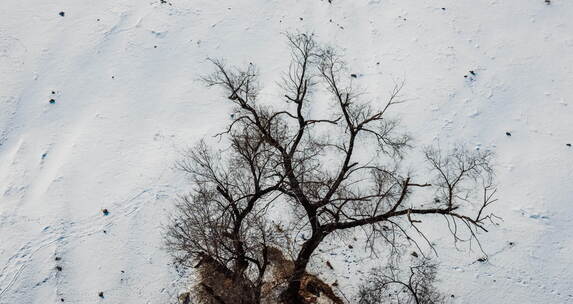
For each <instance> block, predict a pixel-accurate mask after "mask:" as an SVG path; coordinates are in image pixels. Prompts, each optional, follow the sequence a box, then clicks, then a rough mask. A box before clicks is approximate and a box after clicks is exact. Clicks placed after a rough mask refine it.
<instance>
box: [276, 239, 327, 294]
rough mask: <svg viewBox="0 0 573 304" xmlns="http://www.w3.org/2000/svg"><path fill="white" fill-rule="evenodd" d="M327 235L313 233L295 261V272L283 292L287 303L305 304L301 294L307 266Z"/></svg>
mask: <svg viewBox="0 0 573 304" xmlns="http://www.w3.org/2000/svg"><path fill="white" fill-rule="evenodd" d="M324 237H325V235H324V234H323V233H322V232H315V233H313V235H312V237H311V238H310V239H308V240H307V241H306V242H305V243H304V244H303V245H302V249H301V251H300V252H299V254H298V256H297V258H296V260H295V261H294V268H293V272H292V274H291V276H290V278H289V281H288V286H287V289H286V290H285V292H284V294H283V299H284V301H285V303H289V304H291V303H292V304H303V303H305V302H304V300H303V298H302V297H301V296H300V290H301V287H302V286H301V282H302V279H303V277H304V274H305V273H306V266H307V265H308V262H309V261H310V257H311V256H312V253H313V252H314V250H316V248H318V245H320V243H321V242H322V240H323V239H324Z"/></svg>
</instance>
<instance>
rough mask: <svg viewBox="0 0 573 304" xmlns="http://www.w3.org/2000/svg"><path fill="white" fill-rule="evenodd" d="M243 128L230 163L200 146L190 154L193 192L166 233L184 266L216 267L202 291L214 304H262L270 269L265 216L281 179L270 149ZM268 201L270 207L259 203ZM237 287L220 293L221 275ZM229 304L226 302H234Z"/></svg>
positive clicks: (186, 167) (183, 165)
mask: <svg viewBox="0 0 573 304" xmlns="http://www.w3.org/2000/svg"><path fill="white" fill-rule="evenodd" d="M243 131H244V130H242V129H238V130H237V131H233V132H231V133H230V134H229V135H230V146H231V149H230V151H231V152H230V153H227V154H228V157H227V158H225V157H223V155H221V154H220V153H215V152H213V151H211V150H210V149H209V147H208V146H207V145H206V144H205V142H203V141H202V142H200V143H199V144H198V145H197V146H196V147H195V148H193V149H191V150H189V151H188V153H187V155H186V156H185V157H184V158H183V160H182V161H181V162H179V163H178V166H179V168H180V169H182V170H183V171H185V172H187V173H189V174H190V175H191V176H192V179H193V184H194V185H195V187H194V189H193V191H192V193H191V194H189V195H185V196H182V197H181V198H180V200H179V203H178V205H177V208H176V210H177V212H176V213H175V215H174V216H173V219H172V223H171V225H170V226H169V227H168V229H167V233H166V239H167V247H168V248H169V249H170V250H171V252H173V254H174V256H175V258H176V261H177V262H179V263H181V264H182V265H184V266H192V265H190V264H189V263H190V262H191V261H194V260H196V259H197V258H199V259H200V260H201V262H200V263H209V264H210V265H209V266H210V269H211V268H213V267H214V266H216V267H215V268H216V270H217V271H215V272H216V273H215V272H212V273H209V272H208V271H207V272H206V273H205V274H206V275H207V276H209V275H212V276H213V277H212V278H211V279H208V278H205V277H204V278H203V281H202V287H203V288H204V292H206V293H207V294H209V296H210V298H216V299H218V301H216V302H214V303H221V302H223V303H259V301H260V298H261V288H262V285H263V278H264V276H265V273H266V268H267V266H268V254H267V251H268V248H269V246H271V245H272V244H273V243H274V233H273V230H272V229H270V228H269V225H268V224H267V221H266V219H265V217H264V214H265V209H266V208H267V206H268V203H270V202H272V200H273V198H272V197H271V196H272V195H274V196H275V198H276V196H277V194H276V193H273V191H275V190H277V189H278V187H279V185H280V183H281V179H280V178H277V177H274V176H272V171H270V166H272V158H269V156H271V155H269V151H268V145H267V144H266V143H265V142H264V141H262V140H261V139H260V138H257V137H254V136H251V135H250V134H247V133H245V132H243ZM262 201H266V204H256V203H259V202H262ZM222 274H224V276H226V279H228V280H230V282H232V284H231V285H233V288H236V290H235V291H236V292H235V294H233V292H231V288H227V289H225V290H218V289H217V286H215V285H217V284H219V285H218V286H219V287H221V286H223V284H221V282H217V280H219V281H220V276H221V275H222ZM230 297H232V298H231V299H230V300H228V301H225V300H224V299H227V298H230Z"/></svg>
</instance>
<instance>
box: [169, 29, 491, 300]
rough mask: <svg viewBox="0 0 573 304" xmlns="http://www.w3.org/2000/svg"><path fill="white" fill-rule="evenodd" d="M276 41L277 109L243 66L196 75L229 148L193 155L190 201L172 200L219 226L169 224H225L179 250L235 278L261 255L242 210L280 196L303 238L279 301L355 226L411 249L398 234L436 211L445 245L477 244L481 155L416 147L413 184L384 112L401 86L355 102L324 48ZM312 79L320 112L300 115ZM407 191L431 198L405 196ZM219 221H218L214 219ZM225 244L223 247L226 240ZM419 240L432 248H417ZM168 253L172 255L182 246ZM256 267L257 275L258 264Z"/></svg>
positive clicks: (299, 38) (295, 38) (484, 160)
mask: <svg viewBox="0 0 573 304" xmlns="http://www.w3.org/2000/svg"><path fill="white" fill-rule="evenodd" d="M287 39H288V42H289V46H290V49H291V55H292V61H291V64H290V67H289V69H288V71H287V72H286V73H285V74H284V75H283V81H282V83H281V86H280V87H281V88H282V90H284V93H285V94H284V99H283V100H282V102H280V103H279V102H275V104H263V103H261V102H260V101H259V98H258V97H259V94H258V93H259V84H258V81H257V69H256V68H255V67H254V65H252V64H249V66H248V67H247V68H245V69H239V68H229V67H227V66H226V65H225V64H224V62H222V61H220V60H211V61H212V63H213V64H214V66H215V72H213V73H212V74H211V75H209V76H207V77H205V78H204V80H205V82H206V83H207V84H208V85H209V86H217V87H220V88H222V89H223V90H224V91H225V93H226V96H227V98H228V99H229V100H230V102H232V103H233V104H234V106H235V109H234V111H235V113H234V116H233V120H232V122H231V123H230V124H229V126H228V128H227V129H226V130H225V131H224V132H222V133H220V134H218V136H219V137H221V138H225V139H229V141H230V142H231V147H230V149H228V150H226V152H224V153H223V154H225V155H230V156H229V158H228V159H223V158H222V156H221V157H219V156H218V157H212V156H210V154H209V153H207V152H202V151H205V149H206V148H205V147H200V148H198V149H197V150H195V152H193V153H192V154H191V156H190V157H189V162H188V163H187V162H186V163H184V164H182V167H183V168H184V169H185V170H186V171H188V172H190V173H192V174H193V175H194V176H196V184H197V187H199V188H198V190H197V191H198V193H201V195H200V196H199V197H188V199H187V200H184V201H185V202H187V203H189V204H191V205H193V204H197V202H203V201H204V202H207V201H208V202H210V203H209V204H207V205H213V206H214V207H213V208H215V210H216V211H209V210H208V209H207V210H206V211H201V210H197V212H199V213H201V212H212V213H213V214H208V215H201V216H200V217H201V218H209V219H211V218H212V217H218V221H225V223H219V222H215V223H210V222H208V223H204V220H203V219H198V220H197V223H192V222H189V223H185V224H183V223H182V224H181V225H184V226H193V225H197V224H203V226H204V227H216V229H215V228H212V229H214V230H217V229H219V228H218V227H225V228H224V229H222V230H221V231H224V234H223V232H221V236H217V237H216V238H212V237H210V236H209V235H206V236H204V237H203V238H204V239H205V240H203V241H201V242H202V243H200V244H192V245H190V246H192V247H193V248H197V250H198V251H201V252H205V253H207V254H209V255H213V256H215V257H216V258H217V259H219V260H220V261H221V262H223V263H230V262H231V261H232V265H233V267H234V269H235V273H237V274H242V273H244V272H245V271H246V270H247V269H248V268H249V266H248V263H251V262H252V263H253V264H254V265H257V266H259V265H263V264H264V263H263V262H260V261H261V260H264V254H263V255H262V257H254V256H250V255H249V254H252V253H251V249H253V250H254V252H264V250H257V248H255V247H256V246H255V245H252V244H251V245H248V242H249V241H248V239H249V237H250V236H251V233H250V232H247V231H250V230H252V229H254V227H259V226H260V225H254V226H253V227H251V226H252V225H248V226H249V227H245V219H246V218H248V217H250V214H255V215H253V216H254V217H256V214H259V215H260V214H263V213H264V212H263V213H261V212H259V211H260V210H264V209H265V208H266V206H267V205H268V204H271V203H272V202H273V201H274V200H275V198H277V197H278V196H279V195H280V196H281V197H280V198H279V201H280V202H285V201H286V202H289V203H290V204H291V205H292V206H293V207H294V210H295V213H294V214H295V216H294V221H295V224H296V225H297V226H298V227H299V229H305V230H308V232H309V233H308V234H309V235H310V236H309V237H308V238H307V239H305V240H304V241H302V243H301V244H299V245H300V246H299V249H298V251H297V253H296V258H295V259H294V268H293V271H292V274H291V276H290V279H289V282H288V287H287V288H286V290H285V292H284V293H283V296H284V298H283V299H284V300H285V301H286V302H288V303H303V302H304V299H302V298H301V296H300V288H301V279H302V277H303V276H304V274H305V271H306V268H307V265H308V263H309V261H310V259H311V256H312V255H313V253H314V252H315V250H316V249H317V248H318V247H319V246H320V244H321V243H322V242H323V241H324V240H325V238H326V237H327V236H329V235H331V234H333V233H337V232H343V231H350V230H352V229H356V228H361V229H362V230H363V231H365V232H366V235H367V240H368V244H369V246H370V247H371V248H374V247H375V246H374V244H375V243H379V242H378V241H386V242H387V244H389V245H390V246H391V247H392V246H395V245H396V244H397V242H398V239H399V238H403V239H406V240H407V241H409V242H414V244H415V245H416V246H417V245H418V244H417V243H416V241H415V240H414V238H413V237H410V236H409V235H408V234H409V233H412V232H414V233H418V234H419V235H420V236H422V237H423V239H425V240H426V241H427V240H428V239H427V238H426V236H425V234H424V233H423V231H422V229H420V228H419V226H418V224H419V222H420V218H421V217H428V218H429V217H431V216H436V215H439V216H443V217H444V218H445V219H446V221H447V223H448V225H449V227H450V231H451V232H452V234H453V236H454V240H456V241H459V240H466V239H465V238H464V237H463V235H462V233H463V232H464V231H465V232H469V234H466V235H468V236H469V239H470V240H472V239H475V240H477V233H478V232H479V231H487V230H486V227H485V224H486V223H485V221H486V220H488V219H492V216H491V215H489V214H487V213H486V207H488V206H489V205H490V204H491V203H492V202H494V201H495V199H494V196H493V195H494V193H495V188H494V185H493V183H492V174H493V171H492V169H491V167H490V162H491V158H492V154H491V153H489V152H480V151H468V150H465V149H463V148H457V149H454V150H453V152H450V153H445V154H444V153H443V152H442V151H440V150H439V149H433V148H428V149H426V150H425V157H426V161H427V163H428V165H429V168H430V171H431V176H430V177H428V178H424V179H423V180H422V181H417V180H415V179H414V177H413V176H414V175H413V173H412V172H407V171H405V170H403V169H402V167H401V163H402V162H403V158H404V157H405V156H406V150H407V148H409V147H410V145H409V141H410V138H409V137H408V136H406V135H404V134H401V133H400V132H399V131H398V127H399V124H398V122H397V121H396V120H393V119H390V118H389V117H388V115H387V113H388V111H389V109H390V108H391V107H392V106H394V105H396V104H398V103H400V100H399V93H400V90H401V89H402V86H403V84H396V85H395V87H394V89H393V90H392V92H391V94H390V96H389V98H388V99H387V100H386V101H384V102H364V101H362V98H361V97H362V94H360V92H358V91H357V90H356V89H354V87H353V85H352V81H351V77H347V76H346V75H348V74H346V66H345V63H344V61H343V60H342V58H341V56H340V55H338V54H337V52H336V50H335V49H333V48H329V47H322V46H319V45H318V44H317V42H316V41H315V39H314V37H313V35H309V34H287ZM319 84H322V85H323V88H325V94H328V96H329V97H328V98H329V100H330V101H331V104H332V107H331V111H330V112H329V113H325V114H324V117H318V116H316V115H311V113H313V112H312V111H310V110H311V106H312V104H313V103H316V102H317V99H318V98H317V96H318V97H321V95H320V94H313V93H320V92H319V89H318V85H319ZM365 151H368V153H364V152H365ZM221 164H225V165H221ZM422 171H424V170H422V169H420V170H416V171H415V173H417V174H418V173H420V172H422ZM201 187H202V188H201ZM480 187H481V191H482V192H481V194H483V197H481V194H480V198H479V199H477V198H476V195H475V194H476V191H475V190H477V189H478V188H480ZM417 189H418V190H423V191H420V192H421V193H428V192H431V193H433V194H434V195H433V196H432V197H431V198H428V197H427V196H424V195H420V196H414V195H413V194H414V192H415V190H417ZM197 206H200V204H199V205H197ZM215 206H216V207H215ZM185 208H187V207H185ZM197 208H199V209H200V208H201V207H197ZM221 214H222V215H225V216H227V217H228V219H222V218H221V217H219V215H221ZM190 216H191V215H190ZM223 218H225V217H223ZM209 221H211V220H209ZM259 221H263V222H264V216H261V217H259V218H258V219H257V220H256V221H249V223H251V222H259ZM263 226H264V225H263ZM462 228H464V229H462ZM185 229H187V230H189V231H194V229H200V228H196V227H186V228H185ZM258 231H260V232H257V233H258V234H256V235H252V236H253V237H254V240H258V239H259V238H265V237H266V235H267V233H268V232H263V231H266V230H265V229H259V230H258ZM180 233H184V232H180ZM190 233H194V234H196V233H197V232H190ZM201 233H204V232H201ZM227 233H230V237H228V238H227V237H226V234H227ZM177 237H178V236H175V239H178V238H177ZM213 240H216V242H215V243H213ZM220 241H221V243H218V242H220ZM227 241H230V242H231V243H230V244H229V245H227ZM428 245H430V247H432V245H431V243H430V242H429V241H428ZM176 246H180V247H181V248H183V249H184V247H185V246H189V245H188V244H177V245H176ZM249 246H254V247H253V248H250V247H249ZM229 248H232V250H229ZM263 248H264V246H263ZM432 248H433V247H432ZM183 258H184V259H185V258H187V257H186V256H184V257H183ZM258 268H259V275H260V273H261V272H260V271H264V267H263V266H260V267H258ZM261 268H263V269H262V270H261ZM261 277H262V276H261ZM255 281H256V280H255Z"/></svg>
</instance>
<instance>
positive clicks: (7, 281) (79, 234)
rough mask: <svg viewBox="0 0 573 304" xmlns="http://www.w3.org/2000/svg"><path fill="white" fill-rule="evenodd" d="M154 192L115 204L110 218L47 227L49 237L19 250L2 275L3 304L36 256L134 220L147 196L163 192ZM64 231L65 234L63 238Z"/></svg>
mask: <svg viewBox="0 0 573 304" xmlns="http://www.w3.org/2000/svg"><path fill="white" fill-rule="evenodd" d="M154 190H155V189H153V188H148V189H145V190H142V191H140V192H139V193H137V194H136V195H134V196H132V197H131V198H129V199H127V200H124V201H122V202H120V203H114V204H113V205H116V206H118V207H117V209H114V213H110V215H108V216H107V217H104V216H101V215H99V214H98V215H92V216H89V217H86V218H85V219H82V220H80V221H78V222H60V223H59V224H57V225H54V226H46V227H44V229H43V230H42V234H44V233H46V234H47V235H42V236H41V237H39V238H37V239H34V240H31V241H28V242H27V243H26V244H25V245H24V246H22V247H20V249H19V250H18V251H17V252H16V253H15V254H14V255H12V256H11V257H10V258H9V259H8V262H7V263H6V264H5V265H4V267H3V268H2V270H1V271H0V301H1V300H2V298H3V297H4V296H6V294H7V292H8V291H9V290H10V289H11V288H12V287H13V286H14V284H15V283H16V282H17V281H18V279H19V277H20V275H21V274H22V272H23V271H24V270H25V269H26V267H27V266H28V265H29V264H30V263H31V262H32V260H33V257H34V255H35V254H36V253H38V252H39V251H41V250H43V249H45V248H48V247H49V246H51V245H53V244H55V243H58V242H62V241H64V240H67V241H69V240H78V239H82V238H85V237H88V236H91V235H93V234H96V233H100V232H101V225H97V224H99V223H102V222H103V221H107V223H106V224H105V225H103V227H104V228H108V227H111V226H113V224H114V223H115V222H117V221H119V220H122V219H124V218H127V217H129V216H131V215H132V214H133V213H134V212H135V211H137V210H138V209H140V208H141V207H143V206H144V205H145V204H146V203H147V202H151V201H153V199H152V197H150V198H149V199H143V197H144V196H145V195H152V196H153V194H154V193H160V192H162V190H161V189H158V190H156V191H154ZM62 231H63V232H64V234H62ZM66 231H67V232H66Z"/></svg>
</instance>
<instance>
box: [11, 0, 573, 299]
mask: <svg viewBox="0 0 573 304" xmlns="http://www.w3.org/2000/svg"><path fill="white" fill-rule="evenodd" d="M332 2H333V3H332V4H329V3H328V1H320V0H305V1H302V0H299V1H278V0H273V1H271V0H251V1H246V0H234V1H212V0H210V1H204V0H193V1H183V0H167V3H161V1H159V0H158V1H153V0H151V1H149V0H142V1H126V0H98V1H85V0H84V1H78V0H75V1H72V0H53V1H41V0H3V1H2V3H1V4H0V303H3V304H4V303H41V304H44V303H56V302H60V301H61V300H60V299H62V298H63V299H65V302H66V303H176V297H177V294H178V293H179V292H181V291H182V290H183V289H184V288H185V286H186V280H185V279H182V278H180V275H179V274H178V272H177V271H176V269H175V267H174V266H173V265H172V264H171V261H170V258H169V256H168V255H167V253H166V252H165V250H164V249H163V245H162V241H161V240H162V238H161V231H162V230H161V228H162V227H163V225H164V224H165V223H166V216H167V214H168V212H169V210H170V208H171V207H172V206H173V202H174V199H175V198H176V195H177V194H179V193H184V192H185V191H188V190H189V188H190V185H189V184H188V180H186V179H185V178H184V176H183V175H182V174H181V173H179V172H177V171H176V170H174V169H173V167H174V166H173V165H174V162H175V161H176V160H177V159H178V158H179V157H180V156H179V155H180V154H179V153H180V151H181V150H183V149H184V148H186V147H187V146H189V145H191V144H192V143H194V142H195V141H196V140H198V139H199V138H201V137H204V136H210V135H212V134H214V133H215V132H217V131H220V130H221V128H222V127H223V126H224V125H225V124H226V123H228V122H229V119H230V118H229V114H230V108H229V107H228V104H227V103H226V102H225V100H224V98H222V97H223V96H222V94H221V92H219V91H217V90H209V89H206V88H205V87H204V85H203V84H202V83H201V82H200V81H198V79H199V77H200V76H201V75H204V74H206V73H208V72H209V71H210V70H211V66H210V65H209V64H208V63H207V62H206V60H205V59H206V58H207V57H216V58H217V57H224V58H225V59H226V60H227V62H229V63H234V64H248V63H249V62H254V63H257V65H258V67H259V70H260V72H261V80H262V82H263V83H264V84H265V88H264V90H263V91H262V92H261V98H263V99H266V100H271V101H272V100H273V99H277V100H278V99H279V98H280V96H281V92H280V91H279V90H278V89H277V86H276V85H275V81H277V80H278V79H279V76H280V74H279V73H280V72H281V71H283V70H284V69H285V68H286V67H287V64H288V49H287V47H286V44H285V39H284V36H282V34H281V33H284V32H286V31H301V32H305V31H311V32H314V33H316V34H317V37H318V39H319V40H320V41H321V42H325V43H329V44H333V45H337V46H339V47H340V48H342V50H343V53H344V54H345V58H346V59H347V60H348V63H349V65H350V66H351V72H352V73H356V74H358V75H359V77H357V78H356V79H354V80H353V81H354V82H355V84H357V85H358V86H360V87H362V88H364V89H365V90H366V91H367V92H368V93H369V96H370V97H371V98H372V99H373V100H374V99H383V98H384V97H386V96H387V95H388V91H389V89H390V88H391V86H392V85H393V82H392V81H393V80H396V79H397V80H405V82H406V86H405V88H404V90H403V92H402V96H403V97H404V99H406V100H407V102H406V103H404V104H401V105H399V106H397V107H396V108H395V109H394V115H396V116H400V117H401V119H402V122H403V124H404V126H405V127H406V128H407V129H408V130H409V132H410V133H411V134H412V135H413V137H414V139H415V140H416V141H415V143H416V146H418V147H419V146H423V145H428V144H432V143H435V142H436V140H438V139H439V140H440V144H441V145H448V144H451V143H454V142H464V143H466V144H467V145H468V146H470V147H471V148H474V147H480V148H482V149H490V150H493V151H495V152H496V154H497V172H498V181H499V202H498V203H497V205H495V206H494V207H493V211H495V213H496V214H497V215H498V216H501V217H502V218H503V222H502V223H501V225H500V226H499V227H492V229H491V230H490V233H488V234H485V235H483V236H482V238H481V239H482V243H483V245H484V250H485V251H486V252H487V253H488V254H489V259H488V261H487V262H485V263H480V262H476V259H477V258H479V257H481V256H482V255H483V254H482V253H481V252H480V251H479V250H478V249H477V247H474V248H473V250H472V251H469V250H467V246H465V245H464V246H460V250H461V251H456V250H455V249H453V248H454V246H453V243H452V241H451V236H450V235H448V234H447V233H445V230H444V229H443V227H442V226H443V222H441V221H438V222H436V223H437V224H435V225H436V227H431V229H430V230H435V231H436V233H434V234H431V238H432V240H435V241H436V244H437V249H438V251H439V253H440V257H439V259H440V261H441V263H442V267H441V269H440V279H441V282H440V284H439V286H440V288H441V289H442V290H443V291H444V292H445V293H446V294H447V295H448V296H449V295H450V294H453V295H455V298H452V299H451V300H452V302H453V303H568V302H572V303H573V279H572V276H573V258H571V252H573V221H572V220H571V219H573V147H569V146H567V144H568V143H572V144H573V2H572V1H567V0H552V1H551V4H550V5H547V4H546V3H545V2H544V1H543V0H530V1H518V0H507V1H501V0H500V1H496V0H491V1H475V0H456V1H454V0H444V1H430V0H426V1H420V0H395V1H383V0H378V1H376V0H371V1H362V0H333V1H332ZM60 12H64V16H61V15H60ZM470 70H471V71H474V73H475V74H476V75H475V76H474V75H471V74H470V72H469V71H470ZM464 75H468V77H464ZM52 91H53V92H54V93H53V94H52ZM51 99H53V100H54V101H53V102H52V103H50V100H51ZM506 132H510V133H511V136H507V135H506ZM104 208H105V209H108V210H109V214H108V215H107V216H104V215H103V213H102V210H103V209H104ZM104 231H105V232H104ZM510 242H512V243H513V246H511V245H509V244H510ZM361 248H362V247H361V246H360V244H355V249H354V251H351V250H350V249H348V248H347V245H346V244H345V243H344V242H340V241H338V240H336V241H331V242H329V243H328V244H325V245H324V246H323V248H322V251H324V252H323V253H322V254H320V255H319V256H317V257H316V258H315V259H314V260H313V261H314V265H313V267H312V269H313V270H315V271H320V272H321V277H323V278H325V280H326V281H328V282H333V281H335V280H338V282H339V284H340V288H341V289H342V290H343V291H344V293H345V294H346V296H347V297H349V298H351V297H352V295H353V293H354V292H355V291H356V289H355V288H356V285H357V283H358V282H359V280H358V278H359V277H360V272H358V271H359V270H360V271H364V270H368V269H369V268H370V267H371V266H374V265H375V264H378V263H380V262H379V261H378V262H376V261H375V262H367V261H361V260H360V257H362V256H363V255H364V254H363V253H359V252H360V251H361ZM56 257H58V258H59V259H60V260H59V261H56V260H55V259H56ZM325 260H329V261H332V263H333V265H334V268H335V269H334V270H330V269H328V268H326V267H324V262H325ZM355 260H356V262H355ZM56 266H61V267H62V271H57V270H56ZM100 291H102V292H103V293H104V298H103V299H102V298H100V297H99V296H98V293H99V292H100Z"/></svg>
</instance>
